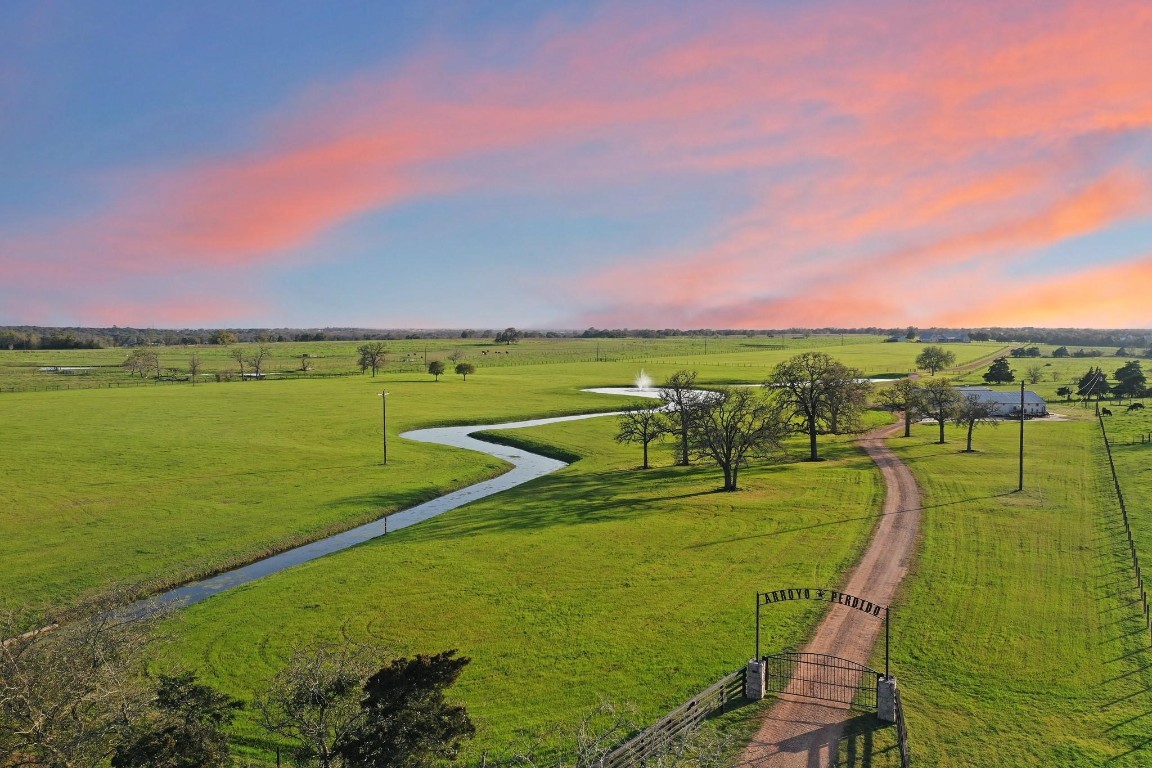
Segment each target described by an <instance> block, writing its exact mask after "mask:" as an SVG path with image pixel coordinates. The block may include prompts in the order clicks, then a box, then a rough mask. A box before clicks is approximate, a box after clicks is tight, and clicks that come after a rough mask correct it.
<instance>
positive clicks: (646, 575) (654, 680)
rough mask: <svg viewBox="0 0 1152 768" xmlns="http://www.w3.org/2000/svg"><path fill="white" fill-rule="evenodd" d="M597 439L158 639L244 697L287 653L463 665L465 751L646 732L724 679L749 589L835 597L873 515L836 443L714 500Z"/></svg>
mask: <svg viewBox="0 0 1152 768" xmlns="http://www.w3.org/2000/svg"><path fill="white" fill-rule="evenodd" d="M613 431H614V423H613V420H612V419H603V420H600V419H596V420H589V421H583V422H574V423H569V424H560V425H554V426H549V427H540V428H535V429H532V430H528V432H529V433H530V435H529V437H530V438H531V439H533V440H537V441H545V442H547V443H549V444H551V445H553V446H555V447H557V448H559V449H561V450H564V451H566V452H569V453H573V454H579V455H584V456H585V457H586V458H584V459H582V460H581V461H578V462H576V463H575V464H572V465H571V466H569V467H568V468H566V469H564V470H562V471H560V472H558V473H556V474H554V475H551V476H549V477H545V478H541V479H539V480H537V481H534V482H533V483H531V484H529V485H527V486H523V487H521V488H518V489H515V490H512V491H510V492H507V493H504V494H501V495H499V496H497V497H492V498H490V499H487V500H484V501H480V502H478V503H476V504H473V505H470V506H468V507H464V508H462V509H459V510H456V511H454V512H451V513H448V514H446V515H444V516H442V517H440V518H437V519H435V520H432V521H429V522H427V523H423V524H421V525H420V526H416V527H414V528H409V529H405V530H404V531H402V532H400V533H397V534H394V535H389V536H388V537H386V538H385V539H382V540H376V541H374V542H371V543H368V544H366V545H363V546H361V547H358V548H356V549H354V550H351V551H348V552H345V553H342V554H340V555H337V556H333V557H327V558H324V559H322V560H319V561H315V562H313V563H309V564H307V565H305V566H302V567H299V568H295V569H292V570H291V571H289V572H287V573H284V574H281V575H279V576H275V577H272V578H269V579H266V580H264V581H262V582H258V583H255V584H252V585H250V586H248V587H244V588H241V589H239V590H236V591H234V592H230V593H227V594H224V595H221V596H219V597H217V598H213V599H212V600H210V601H207V602H205V603H202V604H200V605H197V606H194V607H192V608H190V609H188V610H186V611H184V612H183V613H182V615H181V616H180V617H179V618H178V619H177V620H176V622H175V625H174V627H173V629H174V631H175V632H176V634H177V635H178V637H179V641H178V642H177V643H176V645H175V647H174V653H175V655H176V656H177V657H178V658H180V659H181V660H183V661H184V662H185V663H186V664H190V665H192V666H194V667H197V668H200V669H202V670H203V671H204V672H205V673H206V674H207V675H208V676H209V679H211V680H212V681H213V682H214V683H215V684H217V685H219V686H221V687H222V688H224V689H225V690H227V691H229V692H231V693H233V694H235V695H237V696H239V697H241V698H245V699H249V698H251V695H252V691H253V690H254V689H256V688H258V687H259V686H260V685H261V684H262V682H263V681H264V680H266V679H267V678H268V677H269V676H270V675H271V674H272V673H273V672H274V670H275V669H276V668H277V666H278V665H279V664H280V663H281V661H282V660H283V658H284V657H285V656H286V655H287V653H288V652H289V650H290V649H291V648H292V646H293V645H294V644H295V643H297V642H299V641H301V640H304V639H310V638H327V639H337V638H340V637H351V638H356V639H367V638H372V639H375V640H378V641H383V642H388V643H393V644H395V646H396V647H397V648H398V650H400V651H403V652H415V651H436V650H440V649H443V648H458V649H460V651H461V652H462V653H464V654H466V655H468V656H470V657H472V658H473V664H472V665H471V667H469V669H468V671H467V672H466V673H465V675H464V676H463V678H462V679H461V682H460V684H459V685H458V687H457V689H456V694H457V695H458V696H460V697H461V698H462V699H463V700H464V701H465V702H466V703H467V705H468V707H469V710H470V711H471V712H472V713H474V715H475V716H476V718H477V720H478V722H479V724H480V734H479V736H478V738H477V740H476V742H475V743H474V744H473V746H472V747H471V748H470V749H471V753H472V754H474V755H478V754H479V752H480V751H482V750H484V749H491V750H499V749H500V748H502V747H504V746H506V745H507V744H508V743H509V742H510V741H512V740H513V739H514V738H515V735H516V732H517V731H519V730H521V729H528V730H531V731H540V732H541V733H544V734H545V735H546V739H545V740H546V743H549V744H555V743H556V740H557V739H558V738H561V737H564V736H568V735H570V734H572V733H573V729H574V727H575V724H576V722H577V721H578V719H579V717H580V716H581V715H582V714H584V713H585V712H586V711H587V710H589V709H590V708H591V707H592V706H594V705H595V704H596V703H597V702H598V701H599V700H600V699H601V698H603V697H608V698H611V699H614V700H616V701H626V702H632V703H634V704H636V705H637V706H638V707H639V710H640V713H641V715H642V717H643V718H644V719H654V718H655V717H656V716H658V715H659V714H660V713H662V712H663V711H665V710H666V709H669V708H671V707H673V706H675V705H676V704H678V703H680V701H681V700H682V699H684V698H686V697H687V696H688V695H690V694H691V693H693V692H694V691H696V690H698V689H699V688H702V687H704V686H706V685H707V684H709V683H710V682H712V681H713V680H714V679H715V678H718V677H719V676H721V675H722V674H724V673H726V672H729V671H731V670H732V669H735V668H736V667H738V666H740V665H741V664H742V663H743V662H744V661H746V660H747V658H748V657H749V656H750V655H751V654H752V650H753V647H752V646H753V632H752V630H753V617H754V599H753V595H754V593H755V592H756V591H758V590H764V589H767V588H769V587H772V586H775V585H782V584H796V583H804V584H810V583H811V584H816V583H836V582H837V580H838V577H839V574H841V573H842V572H843V570H844V569H845V568H846V567H847V566H848V565H849V564H850V563H851V562H852V560H853V559H854V558H855V557H856V556H857V554H858V551H859V548H860V546H861V545H862V543H863V542H864V541H865V539H866V537H867V534H868V532H869V531H870V529H871V527H872V525H873V523H874V520H875V513H876V512H877V511H878V508H879V504H880V501H881V491H880V488H879V485H878V483H879V478H878V475H877V473H876V472H875V470H874V468H873V467H872V465H871V463H870V462H869V460H868V459H867V457H866V455H864V454H863V453H862V452H861V451H860V450H859V449H857V448H855V447H853V446H851V445H850V444H849V443H847V442H846V441H844V440H839V441H835V442H830V444H829V446H828V449H827V454H828V456H829V457H830V459H831V460H830V461H827V462H823V463H821V464H808V463H793V464H787V465H779V466H760V467H755V468H752V469H749V470H747V472H746V474H744V475H742V479H743V481H744V483H745V485H746V487H745V490H742V491H740V492H737V493H732V494H726V493H718V492H716V491H715V489H716V488H717V487H718V485H719V481H720V478H719V474H718V472H717V471H716V470H715V469H712V468H706V467H692V468H687V469H684V468H674V467H669V466H663V467H658V468H655V469H652V470H649V471H640V470H637V469H635V467H636V466H637V464H638V463H639V461H638V459H639V451H638V449H637V448H635V447H634V446H617V445H615V444H614V443H613V442H612V440H611V438H612V434H613ZM668 459H669V457H668V456H666V455H662V456H660V460H661V462H662V463H664V464H665V465H666V464H667V463H668ZM817 608H818V606H816V605H815V604H813V605H797V606H796V608H795V609H794V610H790V611H778V612H773V616H772V617H769V621H770V622H771V623H769V624H768V625H767V626H766V627H765V638H764V642H765V643H766V644H767V645H768V646H769V647H786V646H789V645H795V644H798V643H800V642H801V641H802V639H803V637H804V635H805V633H806V632H807V631H808V629H809V628H810V627H811V625H812V623H813V621H814V620H815V618H816V616H817V614H816V609H817ZM240 730H241V739H242V740H247V739H256V740H258V735H257V734H256V733H255V732H254V731H253V730H252V729H251V727H250V726H247V725H245V726H242V727H241V729H240ZM255 746H256V748H257V749H259V745H258V744H257V745H255ZM265 754H266V753H265Z"/></svg>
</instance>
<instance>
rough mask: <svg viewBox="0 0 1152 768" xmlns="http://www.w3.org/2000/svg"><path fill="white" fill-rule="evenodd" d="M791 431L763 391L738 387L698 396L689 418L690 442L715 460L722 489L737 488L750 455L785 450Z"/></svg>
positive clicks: (694, 449)
mask: <svg viewBox="0 0 1152 768" xmlns="http://www.w3.org/2000/svg"><path fill="white" fill-rule="evenodd" d="M787 433H788V424H787V420H786V419H785V418H784V417H783V415H782V414H781V412H780V409H779V407H777V405H776V404H775V403H773V402H772V401H771V400H769V399H768V398H767V397H765V396H764V395H763V394H762V393H761V392H759V391H756V390H753V389H749V388H748V387H736V388H730V389H724V390H720V391H717V392H708V393H707V394H706V395H704V396H701V397H699V398H697V401H696V403H695V404H694V405H693V406H692V408H691V410H690V418H689V420H688V446H689V450H690V451H691V452H692V453H693V454H694V455H696V456H700V457H702V458H709V459H712V460H713V461H715V462H716V463H717V464H718V465H719V466H720V469H721V470H722V471H723V472H724V487H723V489H722V490H725V491H735V490H736V488H737V479H738V475H739V472H740V468H741V467H742V466H744V464H745V462H746V461H747V459H749V458H753V457H766V456H769V455H771V454H773V453H775V452H782V451H783V448H782V447H781V445H780V442H781V440H783V439H784V436H785V435H786V434H787Z"/></svg>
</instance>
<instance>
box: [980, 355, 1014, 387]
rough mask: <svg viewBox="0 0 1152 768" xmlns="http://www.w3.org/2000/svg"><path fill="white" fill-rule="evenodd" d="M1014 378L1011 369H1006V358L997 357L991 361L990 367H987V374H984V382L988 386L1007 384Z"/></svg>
mask: <svg viewBox="0 0 1152 768" xmlns="http://www.w3.org/2000/svg"><path fill="white" fill-rule="evenodd" d="M1015 378H1016V376H1015V374H1014V373H1013V372H1012V369H1011V368H1009V367H1008V358H1006V357H998V358H996V359H995V360H993V361H992V365H990V366H989V367H988V372H987V373H985V374H984V381H986V382H988V383H989V384H1008V383H1010V382H1012V381H1013V380H1015Z"/></svg>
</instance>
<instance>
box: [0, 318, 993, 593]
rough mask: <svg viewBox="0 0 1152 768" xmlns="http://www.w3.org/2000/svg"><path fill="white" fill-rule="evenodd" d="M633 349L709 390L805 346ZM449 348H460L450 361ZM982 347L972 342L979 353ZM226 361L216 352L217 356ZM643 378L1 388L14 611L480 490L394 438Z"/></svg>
mask: <svg viewBox="0 0 1152 768" xmlns="http://www.w3.org/2000/svg"><path fill="white" fill-rule="evenodd" d="M848 340H851V338H850V337H849V339H848ZM532 341H535V340H532ZM540 341H541V344H542V345H545V346H546V345H550V344H551V343H552V340H547V339H544V340H540ZM564 341H565V342H566V343H568V344H573V345H575V346H579V345H580V344H583V343H584V342H585V341H586V340H564ZM590 341H591V340H590ZM608 341H609V342H616V341H627V340H608ZM632 341H634V342H635V346H636V348H637V349H640V350H647V352H646V353H645V354H646V355H649V356H647V357H645V358H644V363H643V365H645V366H647V369H648V370H649V373H650V374H651V375H652V376H653V377H654V378H655V379H656V380H657V381H660V380H662V379H663V378H664V377H666V376H667V375H669V374H670V373H672V372H673V371H675V370H677V369H678V368H680V367H684V366H685V365H689V366H690V365H693V364H694V363H699V364H700V365H699V366H697V368H698V370H699V371H700V378H701V380H702V381H703V382H710V383H723V382H734V381H758V380H761V379H763V378H764V377H765V376H766V375H767V373H768V371H769V370H770V369H771V366H772V365H774V364H775V363H776V362H779V361H780V360H782V359H784V358H785V357H786V356H788V355H789V354H793V353H794V352H795V351H796V349H795V348H792V349H785V350H775V349H771V350H763V349H760V350H757V349H756V348H755V347H747V348H745V347H740V346H739V345H740V344H742V343H747V344H753V343H759V342H760V341H761V338H759V337H756V338H753V339H751V340H749V341H747V342H740V341H737V340H733V339H729V338H725V339H724V341H725V342H728V343H730V344H731V345H732V348H733V349H735V350H736V351H732V352H729V353H725V354H711V353H710V354H709V355H708V356H707V357H704V356H701V357H700V358H699V359H698V360H695V359H692V358H688V359H686V360H683V361H675V362H664V363H662V362H658V361H657V360H656V359H655V355H656V353H658V352H662V351H667V350H666V349H665V346H666V345H665V344H664V341H665V340H656V341H653V342H651V344H650V345H648V346H643V345H642V344H641V342H640V341H639V340H632ZM671 341H675V342H679V341H680V340H678V339H673V340H671ZM577 342H579V344H577ZM646 343H647V342H645V344H646ZM796 343H798V342H796ZM355 346H356V344H355V343H354V342H352V343H343V344H342V345H331V346H330V347H329V348H327V352H326V353H325V354H331V355H335V354H336V351H337V350H339V351H340V354H341V355H342V356H343V358H344V359H345V361H346V363H347V365H351V364H352V362H354V358H355ZM277 347H279V345H277ZM452 348H453V347H451V346H449V345H447V344H446V343H445V344H444V345H443V346H442V347H441V349H440V350H439V352H440V353H441V354H450V352H448V350H449V349H452ZM297 349H298V347H294V346H292V345H285V348H284V349H283V350H279V349H278V351H277V352H276V354H275V355H274V357H273V359H274V360H276V359H291V355H292V354H294V353H295V352H296V351H297ZM843 349H844V350H845V352H847V351H849V350H851V351H853V355H852V356H851V358H850V357H849V355H848V354H844V355H843V357H844V358H845V359H850V360H851V361H852V362H854V363H859V364H863V365H865V366H867V365H868V364H869V363H871V367H874V368H878V367H882V368H885V369H889V370H906V369H907V368H909V367H911V365H912V363H911V359H912V358H913V357H914V356H915V351H914V347H913V346H912V345H894V344H881V343H876V342H874V341H873V342H871V343H857V344H848V343H847V340H846V343H845V344H844V345H843ZM534 350H535V347H534V346H533V345H532V344H527V343H525V344H524V346H523V347H522V348H519V349H518V348H516V345H513V350H512V352H513V353H522V354H523V355H524V356H525V359H528V356H529V355H531V354H534ZM982 351H983V350H980V349H977V348H976V345H973V347H972V348H971V354H972V355H978V354H979V353H980V352H982ZM222 352H223V350H216V353H217V354H219V355H221V357H220V362H223V360H224V358H223V355H222ZM123 353H124V352H123V350H79V351H69V352H67V353H63V352H60V353H57V352H44V353H39V352H29V353H25V352H19V351H17V352H11V351H8V352H3V353H0V363H2V364H0V369H2V370H4V371H8V370H10V369H11V367H12V365H13V360H15V361H16V362H17V363H20V364H22V365H24V366H25V367H26V368H29V367H31V366H30V365H28V364H27V363H25V356H26V355H27V356H30V357H31V358H33V362H36V363H37V364H39V363H42V362H45V360H46V359H56V357H57V356H63V355H67V356H68V357H59V360H58V361H57V363H58V364H59V365H65V364H67V365H74V364H78V363H80V362H84V356H93V357H94V356H104V358H108V357H109V356H112V355H123ZM41 354H43V355H46V356H47V357H46V358H45V357H39V356H40V355H41ZM469 354H470V355H471V353H469ZM72 355H79V356H80V357H78V358H74V357H71V356H72ZM204 356H205V359H206V360H207V359H208V351H207V349H206V350H205V352H204ZM510 357H511V356H510ZM467 359H471V357H469V358H467ZM512 359H515V358H514V357H513V358H512ZM536 359H537V360H544V359H546V357H543V356H542V357H539V358H536ZM88 362H95V360H88ZM206 365H207V363H206ZM639 367H640V365H638V364H637V363H635V362H633V361H632V360H629V361H626V362H598V363H597V362H595V361H593V362H586V363H563V364H550V363H544V362H538V364H525V365H519V366H515V365H507V366H501V367H494V368H488V367H484V364H482V363H478V370H477V372H476V374H474V375H473V376H470V377H469V378H468V381H467V382H464V381H462V380H461V378H460V377H459V376H456V375H455V374H446V375H444V376H442V377H441V380H440V381H439V382H434V381H433V379H432V377H431V376H428V375H427V374H426V373H424V372H422V371H417V372H407V373H404V372H391V371H390V372H387V373H385V374H383V375H381V376H379V377H376V378H373V377H371V376H366V375H362V374H356V375H351V376H338V377H327V378H319V379H306V380H298V381H297V380H293V381H277V380H273V379H269V380H265V381H233V382H227V383H212V384H210V385H207V386H195V387H193V386H191V385H189V384H187V383H182V384H176V383H172V384H162V385H155V386H142V387H128V388H125V387H112V388H109V387H104V388H99V389H77V390H61V391H23V392H0V423H3V424H4V440H2V441H0V469H2V470H3V472H4V474H5V475H6V476H7V477H10V478H18V480H17V481H16V482H12V483H9V484H8V486H7V488H6V491H5V497H6V498H5V514H4V515H3V516H2V517H0V579H3V581H4V583H5V584H7V585H9V589H6V590H5V591H4V594H3V595H2V596H0V603H3V604H4V605H12V604H36V603H45V602H54V601H55V602H58V601H68V600H72V599H74V598H75V597H77V596H78V595H80V594H82V593H84V592H87V591H92V590H97V591H98V590H100V589H102V588H106V587H107V586H108V585H109V584H111V583H113V582H125V581H126V582H133V583H144V584H146V587H145V588H156V587H159V586H164V585H169V584H174V583H178V582H182V581H186V580H189V579H191V578H195V577H197V576H201V575H203V574H205V573H209V572H213V571H217V570H220V569H222V568H226V567H228V566H231V565H235V564H238V563H241V562H246V561H250V560H251V559H253V558H256V557H259V556H262V555H264V554H268V553H270V552H274V551H279V550H282V549H285V548H287V547H290V546H292V545H294V544H297V543H300V542H302V541H305V540H309V539H312V538H316V537H318V536H321V535H324V534H325V533H329V532H333V531H335V530H341V529H345V528H349V527H352V526H354V525H356V524H358V523H360V522H363V521H365V520H367V519H371V518H374V517H379V516H381V515H383V514H385V513H387V512H390V511H394V510H397V509H401V508H404V507H407V506H411V505H412V504H415V503H418V502H419V501H423V500H426V499H428V498H431V497H433V496H436V495H440V494H443V493H445V492H446V491H448V490H452V489H455V488H458V487H461V486H463V485H467V484H470V483H473V482H476V481H477V480H480V479H483V478H485V477H489V476H492V475H493V474H497V473H500V472H502V471H503V467H502V466H501V465H499V464H498V462H496V461H495V460H492V459H488V458H484V457H480V456H476V455H473V454H467V453H465V454H459V453H453V452H450V451H446V450H445V449H442V448H438V447H435V446H429V445H425V444H418V443H411V442H407V441H404V442H401V441H400V440H399V439H398V438H397V435H398V434H399V433H400V432H402V431H404V430H407V429H413V428H417V427H426V426H438V425H447V424H462V423H464V424H467V423H472V424H475V423H487V422H495V421H503V420H509V419H514V418H527V417H543V416H555V415H565V414H571V413H579V412H594V411H605V410H611V409H613V408H615V407H618V406H619V405H620V404H621V403H623V402H625V400H623V399H621V398H612V397H606V396H604V395H591V394H586V393H581V392H580V391H579V390H580V389H581V388H582V387H588V386H597V385H621V384H627V383H629V382H631V381H632V379H633V378H634V377H635V376H636V374H637V372H638V370H639ZM116 374H117V375H119V376H122V377H125V378H127V376H126V374H125V373H124V372H122V371H120V370H119V369H116ZM385 388H387V389H388V390H389V392H390V393H391V394H390V396H389V399H388V408H389V410H388V432H389V440H390V445H391V450H390V453H389V459H390V462H389V465H388V466H387V467H382V466H380V459H379V457H380V454H381V438H380V421H381V413H380V398H379V397H377V393H378V392H380V391H381V390H382V389H385ZM0 389H3V383H2V382H0Z"/></svg>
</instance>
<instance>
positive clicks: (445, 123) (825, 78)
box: [0, 0, 1152, 328]
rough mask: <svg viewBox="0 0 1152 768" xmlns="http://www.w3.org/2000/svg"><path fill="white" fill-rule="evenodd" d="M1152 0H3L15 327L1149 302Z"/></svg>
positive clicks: (907, 316) (857, 316)
mask: <svg viewBox="0 0 1152 768" xmlns="http://www.w3.org/2000/svg"><path fill="white" fill-rule="evenodd" d="M1150 40H1152V7H1149V6H1148V5H1147V4H1146V3H1139V2H1133V3H1128V2H1116V3H1109V4H1099V3H1090V2H1051V3H1031V2H1011V3H1004V4H997V5H996V6H995V7H993V6H971V5H967V4H955V3H923V2H918V3H913V2H890V1H888V0H884V1H883V2H876V3H868V4H862V3H848V2H821V3H802V4H798V3H785V2H780V3H772V4H766V3H737V2H729V3H722V4H715V3H709V4H704V3H688V2H685V3H673V4H669V3H604V4H590V3H551V4H548V3H539V2H532V3H529V2H520V3H516V2H501V3H467V4H463V3H462V4H452V3H435V4H434V3H402V2H391V3H318V2H317V3H302V2H276V3H272V2H252V3H224V2H205V3H188V4H178V5H177V4H159V3H144V2H138V3H130V2H118V3H110V2H98V3H92V2H89V3H79V2H71V3H68V2H20V1H19V0H16V1H13V2H7V3H5V4H3V5H2V6H0V167H2V168H3V174H0V269H2V270H3V274H4V275H5V279H4V280H3V281H0V324H22V323H35V324H45V325H66V324H84V325H112V324H119V325H154V326H228V325H231V326H301V327H305V326H339V325H359V326H372V327H503V326H507V325H516V326H521V327H538V328H550V327H551V328H556V327H563V328H581V327H585V326H587V325H598V326H611V327H620V326H630V327H745V328H765V327H787V326H793V325H798V326H799V325H807V326H827V325H835V326H870V325H881V326H903V325H908V324H912V325H917V326H925V327H926V326H930V325H972V326H976V325H1039V326H1044V325H1052V326H1072V325H1084V326H1110V327H1116V326H1123V327H1149V326H1152V304H1150V302H1149V301H1148V299H1147V296H1148V295H1149V294H1150V293H1152V290H1150V288H1152V245H1150V244H1149V234H1150V232H1152V173H1150V171H1152V91H1150V90H1149V89H1148V88H1147V85H1146V73H1147V72H1149V71H1152V43H1150V42H1149V41H1150Z"/></svg>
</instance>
